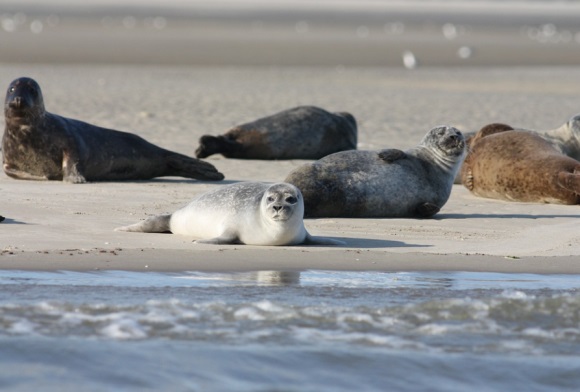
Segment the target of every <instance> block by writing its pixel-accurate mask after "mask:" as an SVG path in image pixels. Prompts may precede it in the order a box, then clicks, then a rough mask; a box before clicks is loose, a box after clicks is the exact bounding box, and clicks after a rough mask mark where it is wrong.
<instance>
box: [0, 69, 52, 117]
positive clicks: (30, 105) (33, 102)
mask: <svg viewBox="0 0 580 392" xmlns="http://www.w3.org/2000/svg"><path fill="white" fill-rule="evenodd" d="M44 113H45V109H44V100H43V98H42V91H41V89H40V86H39V85H38V83H36V81H35V80H33V79H31V78H19V79H16V80H14V81H13V82H12V83H10V86H8V90H7V91H6V100H5V101H4V116H5V117H6V124H7V126H8V127H16V126H19V125H27V124H32V123H34V122H36V121H38V120H40V119H41V118H42V116H44Z"/></svg>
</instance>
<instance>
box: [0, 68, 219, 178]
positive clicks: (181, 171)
mask: <svg viewBox="0 0 580 392" xmlns="http://www.w3.org/2000/svg"><path fill="white" fill-rule="evenodd" d="M4 116H5V118H6V128H5V130H4V136H3V137H2V155H3V168H4V172H5V173H6V174H7V175H8V176H10V177H13V178H17V179H22V180H63V181H66V182H72V183H82V182H86V181H117V180H146V179H150V178H154V177H162V176H180V177H187V178H195V179H198V180H211V181H217V180H222V179H223V178H224V176H223V174H221V173H220V172H218V171H217V170H216V168H215V167H214V166H213V165H211V164H209V163H207V162H203V161H200V160H198V159H195V158H190V157H188V156H185V155H181V154H178V153H175V152H173V151H169V150H165V149H163V148H160V147H157V146H155V145H154V144H151V143H149V142H147V141H146V140H144V139H143V138H141V137H139V136H137V135H134V134H131V133H127V132H120V131H115V130H112V129H105V128H101V127H97V126H95V125H91V124H87V123H85V122H82V121H78V120H73V119H69V118H65V117H61V116H58V115H56V114H52V113H49V112H47V111H46V110H45V109H44V101H43V98H42V92H41V90H40V86H39V85H38V83H36V81H34V80H33V79H30V78H19V79H16V80H14V81H13V82H12V83H11V84H10V86H9V87H8V92H7V94H6V102H5V105H4Z"/></svg>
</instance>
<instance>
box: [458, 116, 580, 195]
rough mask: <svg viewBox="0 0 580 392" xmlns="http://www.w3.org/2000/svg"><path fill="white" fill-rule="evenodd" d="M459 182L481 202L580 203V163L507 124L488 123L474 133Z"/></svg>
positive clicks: (534, 136) (530, 133)
mask: <svg viewBox="0 0 580 392" xmlns="http://www.w3.org/2000/svg"><path fill="white" fill-rule="evenodd" d="M461 181H462V183H463V185H464V186H465V187H466V188H467V189H469V190H470V191H471V192H472V193H473V194H475V195H477V196H481V197H487V198H492V199H501V200H508V201H519V202H531V203H554V204H579V203H580V162H578V161H577V160H575V159H572V158H570V157H568V156H566V155H563V154H562V153H561V152H560V151H559V150H558V149H557V148H555V147H554V146H553V145H552V144H551V143H550V142H548V141H547V140H545V139H544V138H543V137H542V136H540V135H538V134H537V133H535V132H530V131H519V130H513V129H512V128H511V127H510V126H508V125H505V124H490V125H487V126H485V127H483V128H482V129H481V130H480V131H479V132H478V133H477V134H475V136H474V137H473V139H472V143H471V148H470V151H469V154H468V155H467V157H466V158H465V161H464V163H463V166H462V168H461Z"/></svg>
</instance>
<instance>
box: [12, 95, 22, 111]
mask: <svg viewBox="0 0 580 392" xmlns="http://www.w3.org/2000/svg"><path fill="white" fill-rule="evenodd" d="M9 106H10V107H11V108H12V109H20V108H21V107H22V97H14V99H13V100H12V101H10V104H9Z"/></svg>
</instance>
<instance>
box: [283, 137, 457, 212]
mask: <svg viewBox="0 0 580 392" xmlns="http://www.w3.org/2000/svg"><path fill="white" fill-rule="evenodd" d="M464 151H465V142H464V139H463V135H462V134H461V132H459V130H457V129H456V128H453V127H450V126H440V127H436V128H433V129H431V130H430V131H429V132H428V133H427V134H426V135H425V137H424V138H423V139H422V140H421V142H420V143H419V145H417V146H416V147H414V148H411V149H409V150H406V151H401V150H398V149H386V150H380V151H361V150H357V151H342V152H337V153H336V154H332V155H329V156H327V157H325V158H322V159H320V160H318V161H316V162H312V163H307V164H305V165H302V166H300V167H298V168H297V169H295V170H294V171H292V172H291V173H290V174H289V175H288V177H286V180H285V181H286V182H289V183H291V184H294V185H296V186H297V187H298V188H299V189H300V191H301V192H302V195H303V196H304V209H305V210H304V216H305V217H309V218H312V217H353V218H371V217H375V218H387V217H401V218H405V217H407V218H411V217H412V218H428V217H431V216H433V215H435V214H436V213H437V212H439V210H440V209H441V208H442V207H443V205H444V204H445V203H446V202H447V200H448V199H449V195H450V193H451V189H452V186H453V179H454V178H455V174H456V173H457V171H458V170H459V166H460V165H461V162H462V160H463V157H464Z"/></svg>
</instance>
